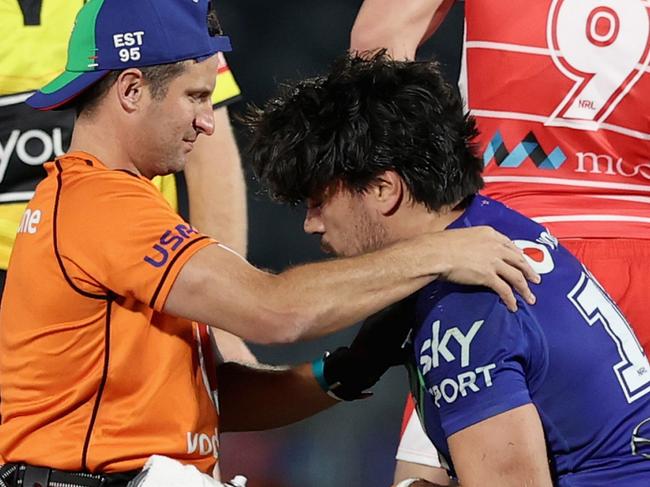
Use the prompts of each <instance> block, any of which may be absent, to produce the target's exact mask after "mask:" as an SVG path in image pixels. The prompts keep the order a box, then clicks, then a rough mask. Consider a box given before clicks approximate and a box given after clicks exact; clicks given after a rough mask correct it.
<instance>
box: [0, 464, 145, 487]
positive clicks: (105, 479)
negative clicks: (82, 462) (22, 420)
mask: <svg viewBox="0 0 650 487" xmlns="http://www.w3.org/2000/svg"><path fill="white" fill-rule="evenodd" d="M138 472H139V470H132V471H130V472H124V473H119V474H92V473H86V472H68V471H63V470H56V469H54V468H46V467H34V466H32V465H25V464H17V463H8V464H6V465H2V466H0V487H122V486H125V485H126V484H127V483H128V482H129V480H131V479H132V478H133V477H135V476H136V475H137V474H138Z"/></svg>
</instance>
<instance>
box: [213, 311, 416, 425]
mask: <svg viewBox="0 0 650 487" xmlns="http://www.w3.org/2000/svg"><path fill="white" fill-rule="evenodd" d="M414 325H415V299H413V298H407V299H405V300H402V301H400V302H399V303H396V304H394V305H392V306H389V307H388V308H386V309H384V310H382V311H380V312H379V313H376V314H375V315H373V316H371V317H369V318H368V319H366V320H365V321H364V323H363V325H362V326H361V328H360V329H359V331H358V333H357V336H356V337H355V338H354V340H353V341H352V343H350V345H349V346H347V347H340V348H338V349H336V350H334V351H333V352H332V353H330V354H327V355H326V356H324V357H323V358H321V359H318V360H315V361H314V362H313V363H311V364H303V365H299V366H297V367H268V366H257V367H255V366H244V365H240V364H234V363H225V364H222V365H220V366H219V367H217V374H218V382H219V398H220V400H219V403H220V404H219V406H220V412H221V414H220V428H221V429H222V431H247V430H262V429H269V428H276V427H279V426H284V425H287V424H290V423H294V422H296V421H299V420H301V419H303V418H306V417H308V416H311V415H313V414H315V413H317V412H319V411H321V410H323V409H325V408H327V407H330V406H332V405H334V404H336V403H337V402H339V401H354V400H357V399H363V398H366V397H368V396H369V393H368V392H367V391H368V390H369V389H370V388H371V387H372V386H373V385H374V384H375V383H376V382H377V381H378V380H379V379H380V378H381V376H382V375H383V374H384V373H385V372H386V371H387V370H388V369H389V368H390V367H393V366H395V365H401V364H404V363H405V361H406V360H407V357H408V356H409V355H410V349H409V348H408V347H407V346H405V343H406V340H407V337H408V336H409V334H410V333H411V330H412V328H413V326H414ZM259 404H264V414H259Z"/></svg>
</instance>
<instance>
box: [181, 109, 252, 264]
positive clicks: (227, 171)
mask: <svg viewBox="0 0 650 487" xmlns="http://www.w3.org/2000/svg"><path fill="white" fill-rule="evenodd" d="M214 119H215V129H214V133H213V134H212V135H210V136H209V137H208V136H204V137H199V138H198V139H197V141H196V145H195V147H194V150H193V151H192V152H191V153H190V160H189V162H188V164H187V165H186V167H185V178H186V180H187V186H188V195H189V205H190V222H191V223H192V225H193V226H194V227H196V228H198V229H199V230H200V231H201V232H202V233H205V234H206V235H210V236H212V237H214V238H215V239H217V240H218V241H220V242H222V243H223V244H224V245H227V246H228V247H230V248H231V249H233V250H234V251H236V252H237V253H239V254H241V255H246V250H247V238H248V235H247V232H248V224H247V214H246V184H245V180H244V175H243V171H242V167H241V161H240V157H239V151H238V149H237V143H236V141H235V138H234V136H233V133H232V128H231V127H230V122H229V119H228V111H227V109H226V108H225V107H224V108H219V109H217V110H215V112H214Z"/></svg>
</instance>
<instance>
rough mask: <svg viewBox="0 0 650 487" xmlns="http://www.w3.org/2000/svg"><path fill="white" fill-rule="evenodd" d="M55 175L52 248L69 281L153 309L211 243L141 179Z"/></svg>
mask: <svg viewBox="0 0 650 487" xmlns="http://www.w3.org/2000/svg"><path fill="white" fill-rule="evenodd" d="M88 179H90V178H80V179H73V178H72V179H70V180H66V177H65V174H64V175H63V177H62V183H61V189H60V196H59V198H58V206H59V208H58V211H57V212H56V213H57V215H56V224H55V225H56V227H57V232H56V235H55V242H56V243H55V248H56V251H57V253H58V254H59V256H58V258H60V262H61V265H62V268H63V270H64V272H65V273H66V274H67V277H66V279H67V280H68V282H69V283H70V284H71V285H73V286H77V287H78V288H79V289H80V290H82V291H85V292H88V293H91V294H106V293H109V292H110V293H113V294H116V295H118V296H123V297H125V298H133V299H135V300H137V301H140V302H142V303H145V304H147V305H148V306H149V307H151V308H154V309H156V310H158V311H160V310H161V309H162V308H163V306H164V304H165V300H166V298H167V295H168V293H169V290H170V289H171V286H172V284H173V283H174V280H175V279H176V276H177V275H178V273H179V272H180V270H181V269H182V267H183V265H184V264H185V263H186V262H187V261H188V260H189V259H190V257H192V256H193V255H194V253H196V252H197V251H198V250H200V249H202V248H204V247H206V246H207V245H210V244H212V243H215V241H214V240H212V239H211V238H209V237H207V236H205V235H202V234H201V233H199V232H198V231H197V230H195V229H194V228H192V227H191V226H190V225H189V224H188V223H186V222H185V221H184V220H183V219H181V218H180V216H178V215H177V214H176V213H175V212H174V211H173V210H172V208H171V207H170V206H169V204H168V203H167V202H166V201H165V200H164V198H163V197H162V195H161V194H160V193H159V192H158V191H157V190H156V189H155V187H154V186H153V185H152V184H151V183H150V182H149V181H147V180H144V179H142V178H139V177H137V176H133V175H130V174H127V173H125V172H122V171H105V172H104V173H102V174H95V175H93V177H92V181H89V180H88Z"/></svg>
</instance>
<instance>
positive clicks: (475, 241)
mask: <svg viewBox="0 0 650 487" xmlns="http://www.w3.org/2000/svg"><path fill="white" fill-rule="evenodd" d="M434 238H436V239H439V243H438V241H436V243H435V244H436V245H440V246H441V255H440V260H441V261H442V262H445V264H446V270H443V271H442V272H441V274H440V277H441V278H443V279H446V280H448V281H452V282H456V283H458V284H468V285H479V286H485V287H489V288H491V289H492V290H494V291H495V292H496V293H497V294H498V295H499V296H500V297H501V299H502V300H503V302H504V303H505V304H506V305H507V306H508V309H510V310H511V311H516V310H517V300H516V298H515V295H514V292H513V289H514V290H515V291H516V292H517V293H518V294H520V295H521V296H522V297H523V298H524V299H525V300H526V302H527V303H528V304H534V303H535V296H534V295H533V293H532V292H531V290H530V288H529V287H528V281H531V282H534V283H539V280H540V278H539V276H538V275H537V273H535V271H533V269H532V267H531V266H530V264H529V263H528V262H527V261H526V259H525V258H524V254H523V252H522V251H521V250H520V249H519V248H517V247H516V246H515V244H513V243H512V241H510V239H508V238H507V237H505V236H504V235H502V234H500V233H499V232H497V231H496V230H494V229H493V228H491V227H486V226H480V227H471V228H461V229H454V230H447V231H444V232H439V233H437V234H434Z"/></svg>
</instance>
